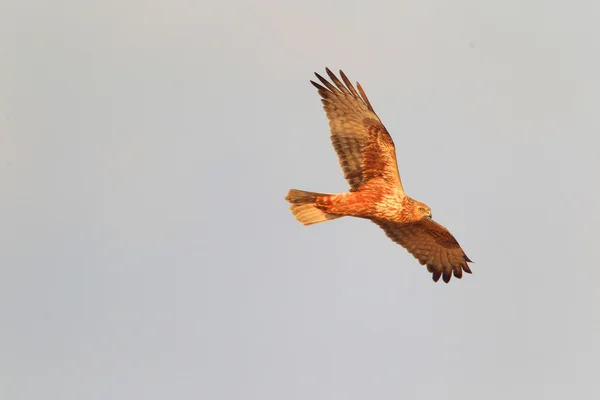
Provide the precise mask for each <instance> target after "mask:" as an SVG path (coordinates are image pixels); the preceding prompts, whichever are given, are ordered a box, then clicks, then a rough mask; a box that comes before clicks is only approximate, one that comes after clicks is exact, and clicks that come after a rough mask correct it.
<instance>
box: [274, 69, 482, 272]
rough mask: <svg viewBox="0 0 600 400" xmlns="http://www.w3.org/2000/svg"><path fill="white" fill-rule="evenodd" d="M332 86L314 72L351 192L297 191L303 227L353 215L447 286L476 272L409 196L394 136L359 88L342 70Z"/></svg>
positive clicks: (295, 209)
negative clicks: (453, 279) (373, 226)
mask: <svg viewBox="0 0 600 400" xmlns="http://www.w3.org/2000/svg"><path fill="white" fill-rule="evenodd" d="M326 71H327V74H328V75H329V78H330V79H331V81H332V82H333V83H331V82H329V81H328V80H327V79H325V78H323V77H322V76H321V75H319V74H317V73H315V75H316V76H317V78H318V79H319V81H320V82H321V84H319V83H316V82H313V81H310V82H311V83H312V84H313V85H314V86H315V87H316V88H317V89H318V91H319V94H320V95H321V97H322V99H321V102H322V103H323V108H324V109H325V113H326V114H327V118H328V119H329V128H330V131H331V142H332V143H333V147H334V148H335V151H336V153H337V155H338V158H339V162H340V166H341V167H342V171H343V172H344V177H345V178H346V180H347V181H348V183H349V184H350V191H349V192H346V193H341V194H325V193H315V192H306V191H303V190H296V189H292V190H290V191H289V193H288V195H287V196H286V198H285V199H286V200H287V201H288V202H290V204H291V206H290V209H291V210H292V213H293V214H294V216H295V217H296V219H297V220H298V221H300V222H301V223H302V224H304V225H312V224H317V223H319V222H325V221H330V220H333V219H336V218H340V217H344V216H350V217H359V218H365V219H370V220H371V221H373V222H374V223H376V224H377V225H379V226H380V227H381V228H382V229H383V230H384V231H385V233H386V234H387V236H388V237H389V238H390V239H392V240H393V241H394V242H396V243H398V244H399V245H401V246H402V247H404V248H405V249H406V250H408V251H409V252H410V253H411V254H412V255H413V256H414V257H415V258H416V259H418V260H419V262H420V263H421V265H427V270H428V271H429V272H431V273H432V274H433V280H434V281H435V282H437V281H438V280H439V279H440V277H441V278H442V279H443V280H444V282H446V283H448V282H449V281H450V278H451V277H452V275H453V274H454V276H455V277H456V278H459V279H460V278H461V277H462V273H463V271H465V272H466V273H469V274H470V273H471V269H470V268H469V265H468V264H467V263H469V262H472V261H471V260H469V257H467V255H466V254H465V252H464V251H463V250H462V249H461V247H460V245H459V244H458V242H457V241H456V239H455V238H454V236H452V235H451V234H450V232H448V230H447V229H446V228H444V227H443V226H442V225H440V224H438V223H437V222H435V221H433V219H432V218H431V209H430V208H429V207H428V206H427V205H425V204H424V203H421V202H420V201H417V200H414V199H412V198H410V197H408V196H407V195H406V193H404V189H403V188H402V182H401V181H400V173H399V172H398V163H397V161H396V149H395V146H394V142H393V140H392V137H391V136H390V134H389V133H388V131H387V129H386V128H385V126H383V124H382V122H381V120H380V119H379V117H378V116H377V114H375V111H374V110H373V107H372V106H371V103H370V102H369V99H368V98H367V96H366V95H365V92H364V91H363V89H362V87H361V86H360V84H359V83H357V84H356V87H357V88H358V92H357V91H356V89H355V88H354V86H352V83H351V82H350V80H349V79H348V78H347V77H346V75H345V74H344V73H343V72H342V71H340V76H341V78H342V80H343V81H344V83H342V82H341V81H340V80H339V79H338V78H337V77H336V76H335V75H334V74H333V73H332V72H331V71H330V70H329V69H328V68H327V69H326Z"/></svg>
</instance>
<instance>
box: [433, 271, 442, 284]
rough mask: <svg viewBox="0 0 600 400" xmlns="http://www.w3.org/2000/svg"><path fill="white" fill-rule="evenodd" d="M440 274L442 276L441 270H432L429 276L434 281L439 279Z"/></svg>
mask: <svg viewBox="0 0 600 400" xmlns="http://www.w3.org/2000/svg"><path fill="white" fill-rule="evenodd" d="M441 276H442V273H441V272H434V273H433V275H432V276H431V278H432V279H433V281H434V282H437V281H439V280H440V277H441Z"/></svg>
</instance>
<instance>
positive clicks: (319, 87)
mask: <svg viewBox="0 0 600 400" xmlns="http://www.w3.org/2000/svg"><path fill="white" fill-rule="evenodd" d="M310 83H312V85H313V86H314V87H316V88H317V89H318V90H324V91H327V89H325V88H324V87H323V86H321V85H319V84H318V83H317V82H315V81H313V80H311V81H310Z"/></svg>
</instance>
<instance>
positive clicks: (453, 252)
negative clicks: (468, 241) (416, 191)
mask: <svg viewBox="0 0 600 400" xmlns="http://www.w3.org/2000/svg"><path fill="white" fill-rule="evenodd" d="M373 222H375V223H376V224H377V225H379V226H380V227H381V228H382V229H383V230H384V231H385V233H386V234H387V235H388V237H389V238H390V239H392V240H393V241H394V242H396V243H398V244H399V245H401V246H402V247H404V248H405V249H406V250H408V251H409V253H411V254H412V255H413V256H414V257H415V258H416V259H418V260H419V262H420V263H421V265H427V270H428V271H429V272H431V273H433V280H434V281H435V282H437V281H438V280H439V279H440V276H443V279H444V282H446V283H448V282H449V281H450V278H451V277H452V273H453V272H454V276H455V277H457V278H458V279H460V278H461V277H462V271H463V270H464V271H465V272H467V273H469V274H470V273H471V269H470V268H469V265H468V264H467V262H472V261H471V260H469V257H467V255H466V254H465V252H464V251H463V250H462V249H461V247H460V245H459V244H458V242H457V241H456V239H455V238H454V236H452V235H451V234H450V232H448V230H447V229H446V228H444V227H443V226H442V225H440V224H438V223H437V222H434V221H433V220H431V219H429V218H423V219H421V220H419V221H417V222H413V223H408V224H401V223H396V222H388V221H373Z"/></svg>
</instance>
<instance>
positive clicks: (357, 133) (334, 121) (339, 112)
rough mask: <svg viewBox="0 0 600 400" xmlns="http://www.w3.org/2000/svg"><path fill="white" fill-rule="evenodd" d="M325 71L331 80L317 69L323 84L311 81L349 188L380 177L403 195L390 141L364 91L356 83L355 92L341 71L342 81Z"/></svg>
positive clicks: (356, 188)
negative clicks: (318, 97) (325, 114)
mask: <svg viewBox="0 0 600 400" xmlns="http://www.w3.org/2000/svg"><path fill="white" fill-rule="evenodd" d="M326 71H327V74H328V75H329V78H330V79H331V80H332V81H333V84H332V83H330V82H329V81H328V80H327V79H325V78H323V77H322V76H321V75H319V74H317V73H315V75H316V76H317V78H318V79H319V81H321V83H322V84H323V85H325V86H322V85H320V84H318V83H316V82H313V81H311V83H312V84H313V85H314V86H315V87H316V88H317V89H318V90H319V94H320V95H321V97H322V99H321V101H322V102H323V108H324V109H325V112H326V113H327V118H328V119H329V127H330V130H331V142H332V143H333V147H334V148H335V151H336V152H337V155H338V158H339V161H340V166H341V167H342V170H343V172H344V177H345V178H346V180H347V181H348V183H349V184H350V187H351V190H353V191H355V190H358V188H360V187H361V186H362V185H364V184H365V183H367V182H368V181H369V180H371V179H373V178H376V177H382V178H383V179H384V181H385V182H386V183H387V185H388V186H389V187H391V188H394V189H395V190H396V191H398V192H399V194H401V195H403V194H404V190H403V189H402V182H401V181H400V174H399V173H398V163H397V162H396V150H395V147H394V141H393V140H392V137H391V136H390V135H389V133H388V131H387V129H385V126H383V124H382V123H381V121H380V120H379V117H377V114H375V111H374V110H373V107H372V106H371V103H369V99H368V98H367V96H366V95H365V92H364V91H363V90H362V88H361V86H360V84H357V87H358V92H357V91H356V89H354V86H352V84H351V83H350V80H349V79H348V78H347V77H346V75H345V74H344V73H343V72H342V71H340V76H341V77H342V79H343V80H344V83H342V82H340V80H339V79H338V78H337V77H336V76H335V75H334V74H333V73H332V72H331V71H330V70H329V68H327V69H326ZM359 93H360V94H359Z"/></svg>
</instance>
